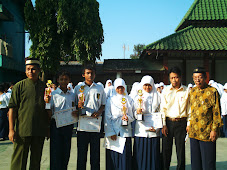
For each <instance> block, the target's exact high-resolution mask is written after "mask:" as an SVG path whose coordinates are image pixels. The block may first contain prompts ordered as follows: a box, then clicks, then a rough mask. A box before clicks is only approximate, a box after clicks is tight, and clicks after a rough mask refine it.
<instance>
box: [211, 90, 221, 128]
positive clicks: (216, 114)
mask: <svg viewBox="0 0 227 170" xmlns="http://www.w3.org/2000/svg"><path fill="white" fill-rule="evenodd" d="M214 94H215V95H214V106H213V109H212V111H213V124H212V131H217V128H219V127H221V126H222V120H221V114H220V107H219V94H218V92H217V91H216V92H215V93H214Z"/></svg>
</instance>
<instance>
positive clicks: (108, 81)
mask: <svg viewBox="0 0 227 170" xmlns="http://www.w3.org/2000/svg"><path fill="white" fill-rule="evenodd" d="M108 83H111V84H113V83H112V80H110V79H109V80H107V81H106V84H105V89H106V88H108V87H109V86H108ZM111 86H112V85H111Z"/></svg>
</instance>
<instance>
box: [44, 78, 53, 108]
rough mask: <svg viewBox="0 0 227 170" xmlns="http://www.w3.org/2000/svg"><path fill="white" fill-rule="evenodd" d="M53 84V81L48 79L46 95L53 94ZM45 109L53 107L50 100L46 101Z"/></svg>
mask: <svg viewBox="0 0 227 170" xmlns="http://www.w3.org/2000/svg"><path fill="white" fill-rule="evenodd" d="M51 84H52V81H51V80H48V81H47V83H46V85H47V88H46V89H45V97H46V96H48V97H50V96H51V87H50V86H51ZM45 109H48V110H49V109H51V104H50V103H49V101H48V102H47V103H46V107H45Z"/></svg>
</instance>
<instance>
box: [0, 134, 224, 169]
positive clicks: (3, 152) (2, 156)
mask: <svg viewBox="0 0 227 170" xmlns="http://www.w3.org/2000/svg"><path fill="white" fill-rule="evenodd" d="M49 144H50V143H49V141H45V144H44V148H43V156H42V161H41V170H49V162H50V156H49ZM12 151H13V144H12V143H11V142H10V141H9V140H6V141H1V142H0V170H9V169H10V160H11V155H12ZM100 151H101V155H100V157H101V161H100V164H101V170H104V169H105V149H104V148H103V138H102V139H101V146H100ZM88 155H90V153H88ZM76 160H77V140H76V137H73V138H72V148H71V156H70V161H69V165H68V170H76ZM89 161H90V159H89V156H88V162H87V169H88V170H89V169H90V165H89ZM176 165H177V159H176V149H175V147H174V148H173V155H172V161H171V168H170V169H171V170H174V169H176ZM28 166H29V160H28ZM190 169H191V167H190V143H189V141H187V143H186V170H190ZM226 169H227V138H219V139H218V140H217V170H226Z"/></svg>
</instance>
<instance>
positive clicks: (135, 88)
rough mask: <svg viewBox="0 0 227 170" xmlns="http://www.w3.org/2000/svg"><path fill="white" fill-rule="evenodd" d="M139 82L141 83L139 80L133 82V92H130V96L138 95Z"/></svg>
mask: <svg viewBox="0 0 227 170" xmlns="http://www.w3.org/2000/svg"><path fill="white" fill-rule="evenodd" d="M139 84H140V83H139V82H134V83H133V85H132V89H131V92H130V94H129V96H130V97H132V98H134V97H135V96H136V95H137V89H138V86H139Z"/></svg>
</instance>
